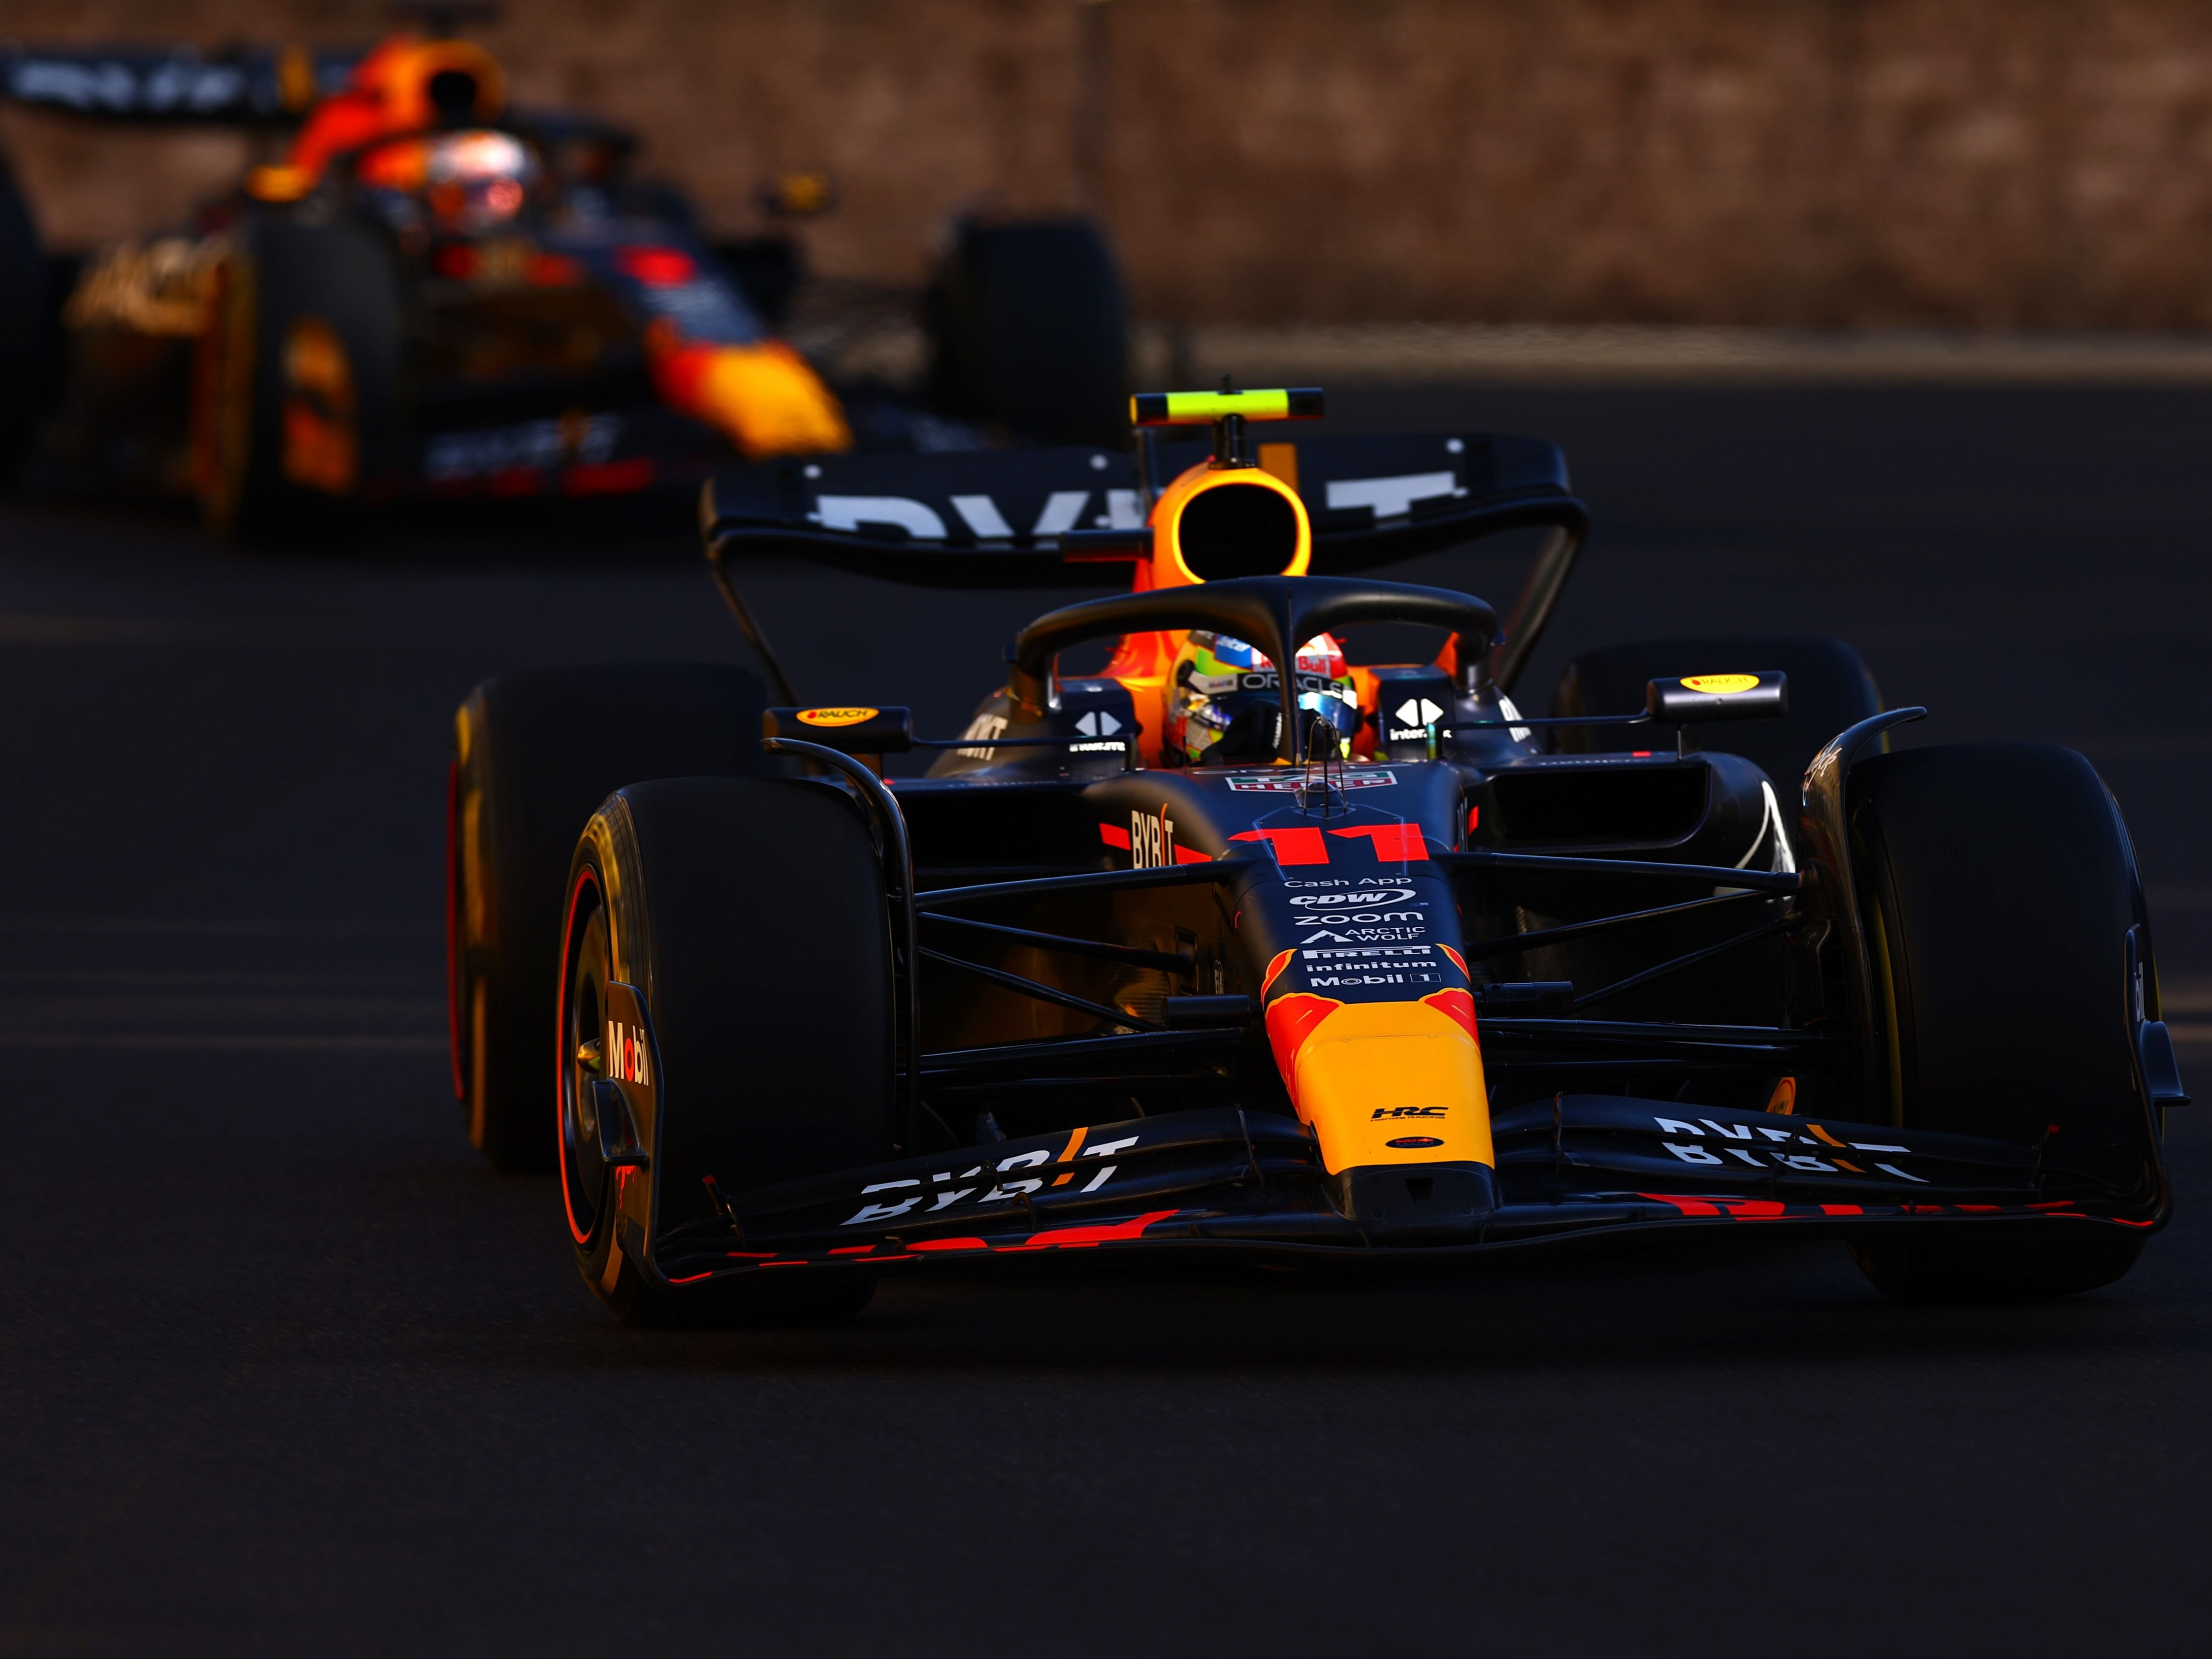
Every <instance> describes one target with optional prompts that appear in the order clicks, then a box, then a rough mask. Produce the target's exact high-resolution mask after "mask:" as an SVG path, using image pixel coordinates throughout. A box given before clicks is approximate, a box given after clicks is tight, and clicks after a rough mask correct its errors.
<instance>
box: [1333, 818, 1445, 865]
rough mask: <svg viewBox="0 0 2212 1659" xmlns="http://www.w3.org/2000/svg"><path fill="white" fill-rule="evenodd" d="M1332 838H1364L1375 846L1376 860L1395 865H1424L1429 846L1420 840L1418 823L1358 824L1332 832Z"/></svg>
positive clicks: (1426, 860)
mask: <svg viewBox="0 0 2212 1659" xmlns="http://www.w3.org/2000/svg"><path fill="white" fill-rule="evenodd" d="M1328 833H1329V834H1330V835H1332V836H1347V837H1358V836H1366V837H1367V839H1368V840H1369V841H1370V842H1373V843H1374V844H1375V856H1376V858H1377V859H1378V860H1387V861H1389V862H1391V863H1395V864H1425V863H1427V862H1428V858H1429V844H1428V843H1427V842H1425V841H1424V840H1422V839H1421V826H1420V825H1419V824H1418V823H1359V824H1354V825H1353V826H1352V828H1351V829H1332V830H1330V831H1329V832H1328Z"/></svg>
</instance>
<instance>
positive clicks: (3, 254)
mask: <svg viewBox="0 0 2212 1659" xmlns="http://www.w3.org/2000/svg"><path fill="white" fill-rule="evenodd" d="M48 276H49V272H48V266H47V261H46V251H45V250H44V249H43V248H41V247H40V246H39V232H38V226H37V224H36V222H34V221H33V219H32V217H31V208H30V204H29V203H28V202H27V201H26V200H25V199H24V197H23V192H22V191H21V189H19V188H18V187H17V185H16V183H15V175H14V174H13V173H10V172H9V170H8V167H7V165H6V163H5V162H4V161H0V489H7V488H8V487H9V485H11V484H12V483H15V475H16V473H17V471H20V470H21V466H22V464H23V460H24V458H25V457H26V456H27V454H28V453H29V452H30V447H31V439H32V435H33V432H34V431H35V429H36V428H37V425H38V420H39V416H40V413H41V408H42V405H43V404H44V403H45V400H46V399H45V394H46V390H47V387H48V383H49V380H50V379H51V374H52V365H53V362H54V359H55V356H56V354H57V352H58V349H59V345H60V341H59V339H58V333H59V330H58V327H57V326H56V324H57V321H58V319H57V318H56V316H55V313H54V303H53V301H52V295H51V292H50V288H49V282H48Z"/></svg>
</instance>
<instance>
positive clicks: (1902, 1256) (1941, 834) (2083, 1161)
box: [1850, 744, 2163, 1302]
mask: <svg viewBox="0 0 2212 1659" xmlns="http://www.w3.org/2000/svg"><path fill="white" fill-rule="evenodd" d="M1850 824H1851V837H1852V842H1853V845H1854V847H1855V848H1857V867H1858V871H1859V876H1860V897H1861V901H1862V904H1863V908H1864V911H1865V914H1866V916H1867V922H1868V926H1867V934H1868V939H1869V955H1870V957H1871V958H1872V963H1873V968H1874V979H1875V1019H1876V1022H1877V1024H1878V1027H1879V1028H1880V1029H1879V1030H1878V1032H1877V1034H1876V1038H1877V1042H1878V1043H1879V1045H1880V1047H1881V1050H1882V1053H1883V1056H1884V1059H1885V1061H1886V1065H1887V1079H1886V1087H1885V1089H1884V1096H1885V1103H1886V1105H1887V1115H1888V1119H1889V1121H1891V1122H1893V1123H1895V1124H1897V1125H1899V1127H1906V1128H1917V1129H1935V1130H1943V1131H1948V1132H1950V1133H1959V1134H1971V1135H1981V1136H1985V1137H1988V1138H1990V1139H2000V1140H2009V1141H2012V1142H2015V1144H2018V1145H2021V1146H2042V1147H2045V1148H2046V1149H2047V1151H2046V1154H2045V1156H2046V1158H2047V1159H2048V1161H2049V1164H2051V1166H2052V1167H2063V1168H2064V1169H2065V1170H2069V1171H2078V1172H2080V1173H2081V1175H2083V1176H2087V1177H2089V1178H2091V1179H2093V1180H2094V1181H2096V1182H2099V1183H2100V1185H2102V1186H2103V1187H2105V1188H2107V1189H2109V1190H2113V1191H2117V1192H2121V1193H2127V1194H2133V1195H2134V1196H2135V1197H2136V1199H2138V1200H2140V1201H2141V1204H2142V1207H2143V1208H2144V1209H2145V1210H2146V1211H2149V1210H2152V1209H2154V1206H2155V1204H2156V1201H2157V1197H2158V1194H2160V1192H2161V1191H2162V1188H2163V1176H2162V1174H2161V1172H2160V1166H2159V1153H2158V1147H2157V1140H2156V1133H2155V1131H2154V1128H2153V1127H2152V1120H2151V1114H2150V1112H2149V1109H2148V1103H2146V1102H2145V1101H2144V1100H2143V1099H2142V1096H2141V1092H2140V1089H2139V1085H2138V1081H2137V1078H2136V1061H2135V1058H2134V1033H2133V1030H2132V1028H2131V1026H2130V995H2129V987H2128V985H2127V981H2126V966H2125V964H2126V950H2127V945H2126V939H2127V934H2128V932H2129V930H2130V927H2135V926H2136V923H2137V921H2138V920H2139V915H2138V911H2137V904H2136V894H2137V892H2138V890H2139V884H2138V883H2137V882H2136V871H2135V854H2134V851H2133V849H2132V848H2131V847H2130V844H2129V841H2128V836H2127V831H2126V829H2125V827H2124V825H2123V824H2122V823H2121V821H2120V816H2119V811H2118V807H2117V806H2116V805H2114V804H2113V802H2112V798H2111V797H2110V796H2109V795H2108V794H2107V793H2106V790H2105V787H2104V783H2103V781H2101V780H2100V778H2099V777H2098V776H2097V774H2096V772H2095V771H2094V770H2093V769H2092V768H2091V766H2090V764H2089V763H2088V762H2087V760H2085V759H2083V758H2082V757H2081V756H2080V755H2078V754H2075V752H2074V751H2073V750H2068V749H2060V748H2057V747H2056V746H2053V745H2050V744H1952V745H1948V746H1944V747H1939V748H1931V749H1917V750H1907V751H1905V752H1904V753H1902V754H1896V755H1887V756H1878V757H1875V758H1873V759H1870V760H1868V761H1866V762H1864V763H1862V764H1861V765H1859V766H1857V767H1856V768H1854V769H1852V773H1851V776H1850ZM2147 936H2148V929H2146V930H2145V937H2146V938H2147ZM2142 1244H2143V1234H2142V1231H2136V1230H2135V1229H2133V1228H2130V1227H2126V1226H2124V1225H2121V1224H2118V1223H2108V1222H2102V1221H2091V1220H2069V1221H2057V1220H2054V1221H2051V1222H2050V1223H2047V1224H2043V1223H2038V1224H2022V1225H2015V1224H2012V1223H2002V1224H1994V1225H1990V1226H1988V1227H1986V1228H1983V1227H1979V1226H1977V1225H1967V1226H1964V1227H1962V1228H1961V1229H1960V1231H1959V1232H1958V1233H1957V1234H1956V1235H1955V1236H1954V1237H1940V1236H1926V1237H1921V1238H1918V1239H1914V1240H1910V1241H1903V1242H1899V1243H1894V1244H1880V1245H1875V1246H1872V1247H1869V1248H1865V1249H1859V1250H1857V1251H1855V1252H1854V1254H1855V1255H1857V1259H1858V1261H1859V1265H1860V1266H1861V1267H1862V1268H1863V1269H1864V1271H1865V1272H1866V1273H1867V1275H1868V1277H1869V1279H1872V1280H1873V1281H1874V1283H1875V1285H1876V1287H1877V1288H1879V1289H1881V1291H1883V1292H1884V1293H1885V1294H1887V1295H1889V1296H1891V1297H1895V1298H1897V1299H1899V1300H1900V1301H1906V1302H1961V1301H2020V1300H2033V1299H2040V1298H2044V1297H2057V1296H2067V1295H2071V1294H2073V1293H2075V1292H2076V1291H2087V1290H2094V1289H2096V1288H2097V1287H2098V1286H2099V1285H2108V1284H2111V1283H2112V1282H2113V1281H2114V1280H2115V1279H2119V1278H2121V1277H2122V1276H2123V1275H2124V1274H2125V1273H2127V1272H2128V1270H2129V1269H2130V1267H2133V1266H2134V1265H2135V1261H2136V1257H2137V1256H2138V1255H2140V1254H2141V1253H2142Z"/></svg>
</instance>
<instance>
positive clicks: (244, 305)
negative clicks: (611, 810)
mask: <svg viewBox="0 0 2212 1659" xmlns="http://www.w3.org/2000/svg"><path fill="white" fill-rule="evenodd" d="M0 97H4V98H5V99H6V100H9V101H11V102H13V103H15V104H17V105H21V106H31V107H36V108H40V109H44V110H52V111H60V112H68V113H70V114H73V115H76V116H80V117H83V118H88V119H97V120H102V121H111V122H123V123H135V124H141V125H144V124H162V125H179V126H183V125H211V124H212V125H236V126H245V127H258V128H266V129H271V130H275V131H277V132H280V133H281V132H283V131H286V130H290V131H291V135H292V136H291V137H290V142H289V146H288V148H287V149H286V152H285V159H284V160H283V162H282V163H281V164H276V165H269V166H259V167H252V168H251V169H249V170H248V171H247V172H246V175H245V176H244V177H243V178H242V179H240V182H239V185H238V186H237V188H236V189H235V190H234V191H231V192H230V193H228V195H226V196H225V197H222V199H220V200H217V201H213V202H210V203H208V204H205V205H204V206H203V207H202V208H201V209H200V210H198V212H197V214H196V216H194V218H193V221H192V222H191V224H190V225H188V226H185V227H182V228H179V229H178V230H177V231H175V232H174V233H173V234H166V235H161V236H155V237H151V238H147V239H130V240H124V241H120V242H117V243H115V244H112V245H111V246H106V247H104V248H101V249H99V250H97V251H96V252H93V253H92V254H91V255H89V256H88V257H87V258H82V259H76V258H58V257H56V256H54V255H52V254H50V253H49V252H47V251H46V250H45V249H44V248H42V246H40V239H39V236H38V232H37V228H36V226H35V223H34V222H33V216H32V215H31V213H30V211H29V210H28V207H27V203H26V200H25V198H24V196H23V193H22V192H21V190H20V189H18V188H17V186H16V185H15V182H14V180H13V179H12V178H11V177H10V176H9V174H8V173H7V171H6V169H5V168H4V167H0V474H7V475H12V474H13V473H14V472H15V470H16V469H17V467H18V466H19V465H20V463H21V461H22V459H24V458H25V456H26V455H27V453H29V452H30V451H31V449H32V447H33V445H34V444H36V443H40V442H45V443H46V444H48V445H50V446H52V447H53V448H54V449H55V450H56V451H57V452H58V453H60V454H62V455H63V456H64V458H66V459H69V460H70V461H73V462H74V463H76V465H77V466H78V467H79V468H80V469H81V470H84V469H88V470H90V471H92V472H93V473H94V475H95V476H98V477H100V478H102V479H103V480H106V479H116V478H119V479H122V480H124V481H126V482H130V483H137V484H140V485H152V486H154V487H157V488H165V489H190V490H191V492H192V493H193V494H195V495H197V498H198V500H199V501H200V502H201V504H202V506H203V507H204V511H205V513H206V516H207V518H208V520H209V521H210V523H211V524H212V525H214V526H216V527H217V528H219V529H222V530H224V531H228V532H234V533H236V534H239V535H240V536H242V537H245V538H253V539H264V540H295V539H310V538H316V537H319V536H331V535H336V534H338V533H341V532H343V531H344V530H345V529H346V528H348V527H349V526H351V525H354V524H356V523H357V522H358V521H359V517H360V515H359V514H358V513H356V512H355V511H354V510H353V508H354V507H356V504H358V503H365V502H366V503H374V502H381V501H397V500H404V499H408V498H419V497H440V496H452V495H493V496H524V495H566V496H579V495H611V494H629V493H634V492H638V491H642V490H647V489H654V488H656V487H662V486H670V487H674V488H677V489H680V490H682V491H683V492H684V494H685V495H686V497H687V498H688V496H689V495H690V492H692V491H695V490H696V488H697V487H698V485H699V483H700V482H701V481H702V479H704V478H705V477H707V476H708V474H709V473H710V472H711V471H712V470H713V469H714V466H715V465H717V464H718V463H722V462H726V461H728V460H730V459H739V458H741V459H746V460H753V461H758V460H763V459H769V458H771V457H775V456H783V455H793V454H809V453H837V452H842V451H848V450H852V449H855V448H860V449H890V450H894V451H896V450H902V449H917V448H920V449H933V448H963V447H986V446H989V445H994V444H1000V443H1005V442H1009V441H1042V442H1054V443H1066V442H1083V441H1098V440H1099V439H1102V438H1110V437H1111V436H1112V435H1114V433H1115V430H1116V428H1117V423H1118V422H1119V420H1120V417H1121V407H1122V405H1123V403H1124V400H1125V398H1126V396H1127V387H1126V385H1125V376H1126V368H1125V362H1126V357H1127V316H1126V307H1125V303H1124V301H1123V297H1122V292H1121V283H1120V280H1119V277H1118V275H1117V273H1116V271H1115V266H1114V262H1113V259H1112V257H1111V255H1110V253H1109V251H1108V249H1107V246H1106V245H1105V242H1104V240H1103V238H1102V237H1101V236H1100V234H1098V232H1097V229H1096V228H1094V227H1093V226H1092V225H1091V224H1090V223H1089V222H1085V221H1083V220H1079V219H1062V220H1052V221H1031V222H987V221H984V220H981V219H971V220H963V221H962V222H959V223H957V224H956V225H955V226H954V227H953V228H952V230H951V234H950V235H949V236H948V237H947V239H946V245H945V252H943V254H942V255H941V257H940V258H939V263H938V265H937V268H936V270H935V273H934V276H933V281H932V284H931V287H930V289H929V293H928V295H927V307H926V308H927V324H928V328H929V332H930V335H931V337H932V344H933V362H932V364H931V368H930V372H929V374H928V376H927V392H926V393H925V394H923V396H922V397H921V398H918V399H916V400H915V402H914V403H913V404H908V402H906V401H904V400H902V399H899V398H894V397H890V396H888V395H886V393H885V392H884V391H883V389H881V388H880V387H878V388H865V387H864V388H858V389H857V390H858V397H857V398H854V397H852V396H849V395H848V396H841V395H840V391H839V390H838V389H833V388H832V387H831V386H829V384H827V383H826V382H825V380H824V378H823V374H822V373H821V372H820V370H819V369H818V368H817V366H816V365H814V364H813V363H811V362H809V361H808V360H807V359H806V358H805V356H802V355H801V354H800V353H799V351H798V350H797V349H794V348H793V345H792V344H791V343H789V342H788V341H787V340H786V339H785V338H783V337H781V327H782V325H783V323H784V320H785V316H786V313H787V308H788V307H789V304H790V302H791V300H792V296H793V292H794V290H795V289H797V288H798V286H799V283H800V281H801V280H802V277H803V276H804V268H803V263H802V260H801V258H800V255H799V248H798V246H797V243H796V242H795V241H794V240H793V238H792V236H791V235H790V234H788V231H787V230H784V231H783V232H781V234H769V235H764V236H760V237H755V238H752V239H750V240H744V241H734V242H732V241H724V242H713V241H710V240H708V239H707V238H706V236H705V235H704V234H702V230H701V228H700V227H699V224H698V222H697V219H696V215H695V214H694V212H693V210H692V209H691V207H690V204H689V203H688V202H687V201H686V200H685V199H684V197H683V196H682V195H681V194H680V193H679V192H678V191H675V190H673V189H672V188H671V187H669V186H667V185H662V184H659V183H655V182H653V181H652V180H649V179H643V178H641V177H639V176H637V175H636V174H635V172H634V171H633V169H632V167H631V161H632V158H633V155H634V154H635V149H636V144H635V139H634V138H633V137H632V136H631V135H630V134H629V133H627V132H625V131H622V130H621V129H619V128H617V127H614V126H611V125H607V124H605V123H604V122H600V121H598V120H595V119H593V118H590V117H587V116H580V115H575V114H570V113H562V112H543V111H525V110H520V109H517V108H515V107H513V106H512V105H510V103H509V101H508V100H507V89H506V77H505V76H504V74H503V72H502V71H501V67H500V65H499V64H498V63H497V61H496V60H495V59H494V58H492V56H491V55H490V54H489V52H485V51H484V50H483V48H482V47H481V46H477V45H475V44H473V43H472V42H470V41H467V40H459V39H455V38H452V37H450V36H436V35H424V34H417V33H399V34H395V35H393V36H392V37H391V38H389V39H387V40H384V41H383V42H382V43H380V45H378V46H375V47H374V49H372V50H369V51H367V52H331V51H325V50H321V49H316V48H309V47H307V46H285V47H282V48H276V49H244V50H240V51H237V52H231V53H228V54H226V55H222V56H201V55H197V54H194V53H192V52H188V51H185V50H176V49H170V50H160V51H149V50H103V49H96V48H95V49H86V48H70V49H66V50H58V51H42V50H36V49H33V48H28V47H20V46H14V47H8V48H5V49H0ZM832 199H833V191H832V188H831V185H830V184H829V180H828V179H826V178H824V177H823V176H822V175H819V174H794V175H787V176H785V177H783V178H781V179H777V180H776V181H775V182H774V183H772V184H771V185H768V186H766V187H764V189H763V209H764V210H765V211H766V212H767V214H768V216H769V218H770V219H771V220H775V221H782V222H787V221H789V220H791V219H794V218H798V217H803V216H807V215H810V214H812V213H817V212H819V211H822V210H824V209H826V208H827V207H829V205H830V204H831V202H832ZM846 390H848V392H850V391H852V390H854V389H846ZM921 404H927V407H926V408H925V407H922V406H921Z"/></svg>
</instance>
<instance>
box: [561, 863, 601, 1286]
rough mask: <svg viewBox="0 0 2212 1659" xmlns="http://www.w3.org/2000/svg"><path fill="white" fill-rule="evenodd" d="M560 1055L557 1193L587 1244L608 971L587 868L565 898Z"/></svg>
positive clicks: (595, 1202) (597, 1200)
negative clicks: (596, 1088)
mask: <svg viewBox="0 0 2212 1659" xmlns="http://www.w3.org/2000/svg"><path fill="white" fill-rule="evenodd" d="M610 976H611V975H610V974H609V970H608V948H607V913H606V905H605V902H603V900H602V897H601V895H600V892H599V879H598V876H597V874H596V872H593V871H592V870H590V869H588V868H587V869H586V870H585V871H584V872H582V873H581V874H580V876H579V877H578V878H577V880H576V888H575V891H574V895H573V896H571V897H570V899H569V901H568V927H567V930H566V938H565V940H564V948H563V950H562V973H561V1022H560V1028H559V1038H558V1041H559V1043H560V1052H559V1054H558V1057H557V1063H558V1067H559V1077H560V1110H561V1196H562V1201H563V1202H564V1203H565V1204H566V1205H567V1206H568V1231H569V1234H570V1235H571V1236H572V1237H574V1239H575V1241H576V1243H578V1244H579V1245H589V1244H590V1243H591V1242H592V1239H593V1238H594V1237H597V1236H598V1234H599V1225H600V1220H601V1211H602V1210H603V1208H604V1207H605V1189H606V1178H607V1170H606V1165H605V1163H604V1162H602V1161H601V1159H600V1157H599V1118H598V1115H597V1113H596V1111H595V1110H594V1108H593V1103H592V1084H593V1083H595V1082H596V1081H598V1079H599V1077H600V1075H601V1072H602V1069H603V1067H602V1064H601V1061H600V1058H599V1054H600V1049H599V1045H600V1043H601V1042H603V1041H604V1040H605V1010H606V986H607V981H608V979H609V977H610Z"/></svg>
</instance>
